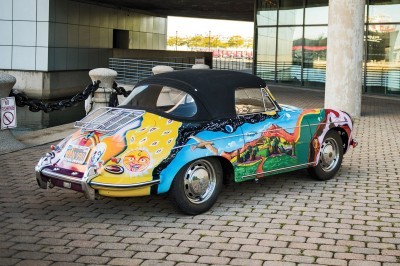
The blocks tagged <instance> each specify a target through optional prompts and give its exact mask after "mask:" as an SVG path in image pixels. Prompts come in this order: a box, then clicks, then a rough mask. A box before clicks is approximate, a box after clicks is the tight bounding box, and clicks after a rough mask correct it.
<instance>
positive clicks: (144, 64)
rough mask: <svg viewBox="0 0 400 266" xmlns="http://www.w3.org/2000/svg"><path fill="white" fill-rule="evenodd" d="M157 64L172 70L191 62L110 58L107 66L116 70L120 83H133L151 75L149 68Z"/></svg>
mask: <svg viewBox="0 0 400 266" xmlns="http://www.w3.org/2000/svg"><path fill="white" fill-rule="evenodd" d="M158 65H164V66H170V67H172V68H173V69H174V70H183V69H188V68H192V66H193V64H188V63H180V62H166V61H156V60H154V61H152V60H142V59H123V58H110V61H109V67H110V68H111V69H113V70H115V71H117V72H118V76H117V79H116V81H117V82H118V83H120V84H135V83H137V82H138V81H140V80H142V79H145V78H148V77H150V76H151V75H152V72H151V69H152V68H153V67H155V66H158Z"/></svg>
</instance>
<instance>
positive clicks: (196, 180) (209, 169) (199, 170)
mask: <svg viewBox="0 0 400 266" xmlns="http://www.w3.org/2000/svg"><path fill="white" fill-rule="evenodd" d="M184 186H185V187H184V191H185V195H186V197H187V199H188V200H189V201H190V202H192V203H195V204H200V203H203V202H205V201H207V200H208V199H209V198H210V197H211V195H212V194H213V192H214V190H215V186H216V177H215V170H214V167H213V166H212V164H210V163H209V162H208V161H206V160H198V161H196V162H194V163H193V164H191V165H190V166H189V167H188V169H187V170H186V173H185V180H184Z"/></svg>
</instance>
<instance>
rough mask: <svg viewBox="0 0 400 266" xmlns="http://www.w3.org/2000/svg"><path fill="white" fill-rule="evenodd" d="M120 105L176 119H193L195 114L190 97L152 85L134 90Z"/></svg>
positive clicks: (168, 88)
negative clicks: (155, 112)
mask: <svg viewBox="0 0 400 266" xmlns="http://www.w3.org/2000/svg"><path fill="white" fill-rule="evenodd" d="M121 105H127V106H130V107H137V108H139V109H150V110H157V111H159V112H162V113H167V114H170V115H174V116H177V117H193V116H194V115H195V114H196V113H197V105H196V102H195V101H194V99H193V98H192V96H190V95H189V94H187V93H186V92H184V91H181V90H178V89H175V88H172V87H167V86H163V85H154V84H151V85H143V86H139V87H137V88H135V89H134V90H133V91H132V92H131V94H130V95H129V96H128V98H126V99H125V101H123V102H122V103H121Z"/></svg>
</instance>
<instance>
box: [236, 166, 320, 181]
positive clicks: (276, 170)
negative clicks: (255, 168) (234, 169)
mask: <svg viewBox="0 0 400 266" xmlns="http://www.w3.org/2000/svg"><path fill="white" fill-rule="evenodd" d="M314 163H315V162H312V163H304V164H298V165H294V166H289V167H284V168H279V169H275V170H270V171H266V172H262V173H256V174H251V175H245V176H242V178H246V177H251V176H255V175H262V174H266V173H274V172H279V171H282V170H286V169H292V168H300V167H303V166H309V165H313V164H314Z"/></svg>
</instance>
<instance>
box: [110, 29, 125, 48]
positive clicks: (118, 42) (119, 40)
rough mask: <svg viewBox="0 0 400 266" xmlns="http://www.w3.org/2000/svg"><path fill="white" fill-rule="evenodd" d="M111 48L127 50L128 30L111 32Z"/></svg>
mask: <svg viewBox="0 0 400 266" xmlns="http://www.w3.org/2000/svg"><path fill="white" fill-rule="evenodd" d="M113 48H119V49H129V30H115V29H114V30H113Z"/></svg>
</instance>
